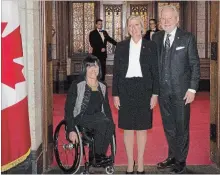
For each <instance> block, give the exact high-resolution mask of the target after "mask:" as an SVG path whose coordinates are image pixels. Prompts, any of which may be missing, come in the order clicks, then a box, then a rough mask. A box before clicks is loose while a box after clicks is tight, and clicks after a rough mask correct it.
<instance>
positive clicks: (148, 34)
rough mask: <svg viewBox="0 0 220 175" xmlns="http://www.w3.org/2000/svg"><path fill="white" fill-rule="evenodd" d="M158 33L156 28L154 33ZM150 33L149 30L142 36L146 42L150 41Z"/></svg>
mask: <svg viewBox="0 0 220 175" xmlns="http://www.w3.org/2000/svg"><path fill="white" fill-rule="evenodd" d="M159 31H160V30H159V29H157V28H156V30H155V33H156V32H159ZM150 32H151V30H148V31H147V32H146V34H145V35H144V38H145V39H146V40H151V39H150ZM155 33H154V34H155Z"/></svg>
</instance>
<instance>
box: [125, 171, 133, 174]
mask: <svg viewBox="0 0 220 175" xmlns="http://www.w3.org/2000/svg"><path fill="white" fill-rule="evenodd" d="M125 174H134V171H131V172H128V171H126V173H125Z"/></svg>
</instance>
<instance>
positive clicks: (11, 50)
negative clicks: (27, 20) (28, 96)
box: [1, 22, 25, 89]
mask: <svg viewBox="0 0 220 175" xmlns="http://www.w3.org/2000/svg"><path fill="white" fill-rule="evenodd" d="M6 26H7V23H6V22H2V23H1V27H2V31H1V32H2V33H3V31H4V29H5V27H6ZM22 56H23V52H22V42H21V34H20V26H19V27H17V28H16V29H15V30H14V31H12V32H11V33H9V34H8V35H7V36H6V37H2V83H4V84H6V85H8V86H10V87H12V88H13V89H15V84H17V83H19V82H22V81H25V78H24V75H23V73H22V69H23V66H22V65H20V64H17V63H15V62H13V60H14V59H16V58H20V57H22Z"/></svg>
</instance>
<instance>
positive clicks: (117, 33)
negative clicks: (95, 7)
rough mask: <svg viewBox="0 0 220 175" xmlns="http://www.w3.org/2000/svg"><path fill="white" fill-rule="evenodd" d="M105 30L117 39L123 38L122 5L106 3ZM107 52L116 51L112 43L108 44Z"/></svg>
mask: <svg viewBox="0 0 220 175" xmlns="http://www.w3.org/2000/svg"><path fill="white" fill-rule="evenodd" d="M104 16H105V30H106V31H107V32H108V34H109V36H110V37H112V38H113V39H115V40H116V41H121V40H122V35H123V34H122V5H104ZM107 53H108V54H112V53H114V47H113V45H112V44H109V43H108V44H107Z"/></svg>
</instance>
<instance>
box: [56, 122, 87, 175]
mask: <svg viewBox="0 0 220 175" xmlns="http://www.w3.org/2000/svg"><path fill="white" fill-rule="evenodd" d="M76 130H77V135H78V140H79V142H78V144H73V143H72V142H70V141H69V139H68V136H67V132H66V121H65V120H63V121H61V122H60V123H59V124H58V126H57V127H56V130H55V133H54V154H55V158H56V161H57V164H58V166H59V167H60V169H61V170H62V171H63V172H65V173H76V172H77V171H78V170H79V168H80V164H81V160H82V157H83V145H82V139H81V137H80V133H79V130H78V128H77V127H76Z"/></svg>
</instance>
